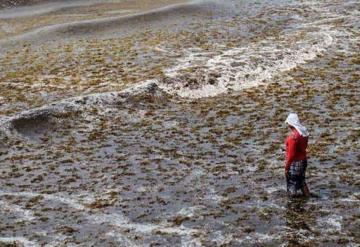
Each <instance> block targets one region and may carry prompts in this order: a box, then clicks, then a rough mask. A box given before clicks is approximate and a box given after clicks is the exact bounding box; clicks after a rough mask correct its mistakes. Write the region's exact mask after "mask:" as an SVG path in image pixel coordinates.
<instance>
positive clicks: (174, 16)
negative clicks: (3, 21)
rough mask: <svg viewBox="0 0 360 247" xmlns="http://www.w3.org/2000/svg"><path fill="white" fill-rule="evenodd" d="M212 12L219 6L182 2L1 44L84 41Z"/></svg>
mask: <svg viewBox="0 0 360 247" xmlns="http://www.w3.org/2000/svg"><path fill="white" fill-rule="evenodd" d="M209 9H212V10H219V9H221V7H220V6H218V5H216V4H215V3H195V2H193V3H183V4H174V5H170V6H166V7H162V8H158V9H154V10H150V11H147V12H143V13H138V14H130V15H126V16H120V17H107V18H100V19H95V20H85V21H77V22H71V23H64V24H56V25H51V26H45V27H41V28H37V29H35V30H33V31H30V32H28V33H24V34H21V35H18V36H15V37H11V38H9V39H4V40H3V41H1V42H0V44H1V47H2V48H4V47H5V48H6V47H7V46H11V45H13V44H14V42H21V41H26V42H35V41H36V42H37V43H38V42H42V41H50V40H62V39H68V38H71V37H75V38H83V37H88V36H93V35H95V36H96V35H100V34H104V33H109V34H111V35H114V34H116V33H117V34H122V33H125V32H127V31H129V30H138V29H139V28H141V27H149V25H150V24H152V23H153V24H154V23H158V24H164V23H167V21H169V20H179V18H182V19H184V17H186V16H193V15H196V16H199V15H201V14H203V15H204V16H206V14H207V13H208V12H207V11H208V10H209Z"/></svg>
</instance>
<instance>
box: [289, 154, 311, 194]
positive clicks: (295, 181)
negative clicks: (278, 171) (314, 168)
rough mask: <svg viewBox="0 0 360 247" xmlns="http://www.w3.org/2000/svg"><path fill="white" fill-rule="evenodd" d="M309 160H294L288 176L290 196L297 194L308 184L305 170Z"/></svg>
mask: <svg viewBox="0 0 360 247" xmlns="http://www.w3.org/2000/svg"><path fill="white" fill-rule="evenodd" d="M306 167H307V160H299V161H294V162H293V163H292V164H291V166H290V169H289V172H288V176H287V178H286V185H287V192H288V194H289V195H290V196H295V195H296V192H297V191H298V190H299V189H302V188H303V187H304V186H306V182H305V172H306Z"/></svg>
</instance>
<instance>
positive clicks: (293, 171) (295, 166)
mask: <svg viewBox="0 0 360 247" xmlns="http://www.w3.org/2000/svg"><path fill="white" fill-rule="evenodd" d="M285 123H287V124H288V126H289V127H290V130H291V132H290V134H289V136H288V137H287V138H286V162H285V177H286V185H287V192H288V195H289V196H291V197H293V196H296V194H297V191H298V190H300V189H301V191H302V193H303V195H304V196H306V197H308V196H310V191H309V188H308V186H307V184H306V182H305V172H306V167H307V157H306V148H307V145H308V139H309V133H308V131H307V130H306V128H305V127H304V126H303V125H301V123H300V121H299V117H298V115H297V114H295V113H290V114H289V116H288V117H287V119H286V121H285Z"/></svg>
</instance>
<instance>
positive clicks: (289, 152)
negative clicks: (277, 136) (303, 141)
mask: <svg viewBox="0 0 360 247" xmlns="http://www.w3.org/2000/svg"><path fill="white" fill-rule="evenodd" d="M295 151H296V140H295V139H294V138H293V137H292V136H289V137H288V139H287V145H286V164H285V173H287V172H288V171H289V169H290V165H291V163H292V162H293V161H294V158H295Z"/></svg>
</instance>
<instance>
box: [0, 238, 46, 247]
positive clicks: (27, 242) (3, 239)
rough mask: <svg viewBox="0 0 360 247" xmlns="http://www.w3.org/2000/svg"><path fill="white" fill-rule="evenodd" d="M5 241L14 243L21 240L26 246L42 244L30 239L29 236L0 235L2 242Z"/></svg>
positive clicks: (32, 246)
mask: <svg viewBox="0 0 360 247" xmlns="http://www.w3.org/2000/svg"><path fill="white" fill-rule="evenodd" d="M1 242H4V243H13V242H20V243H22V244H23V245H24V247H38V246H40V245H39V244H37V243H35V242H33V241H30V240H28V239H27V238H24V237H0V243H1Z"/></svg>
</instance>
